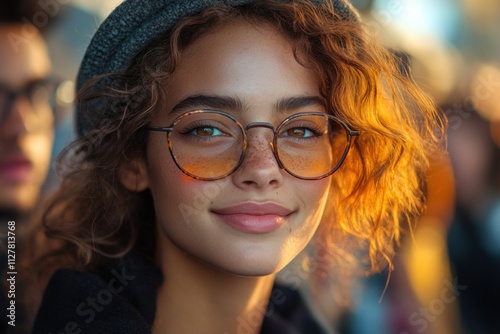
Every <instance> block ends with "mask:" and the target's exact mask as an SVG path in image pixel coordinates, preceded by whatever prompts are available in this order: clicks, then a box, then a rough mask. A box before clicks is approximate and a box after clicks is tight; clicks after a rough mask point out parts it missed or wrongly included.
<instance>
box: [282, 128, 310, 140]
mask: <svg viewBox="0 0 500 334" xmlns="http://www.w3.org/2000/svg"><path fill="white" fill-rule="evenodd" d="M315 135H316V134H315V133H314V131H312V130H310V129H308V128H292V129H288V130H286V131H285V132H284V136H285V137H296V138H308V137H314V136H315Z"/></svg>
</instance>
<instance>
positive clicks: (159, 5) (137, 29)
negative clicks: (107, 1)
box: [76, 0, 359, 135]
mask: <svg viewBox="0 0 500 334" xmlns="http://www.w3.org/2000/svg"><path fill="white" fill-rule="evenodd" d="M255 1H257V0H125V1H124V2H123V3H122V4H121V5H119V6H118V7H117V8H116V9H115V10H114V11H113V12H112V13H111V14H110V15H109V16H108V17H107V18H106V20H105V21H104V22H103V23H102V24H101V26H100V27H99V29H98V30H97V32H96V33H95V35H94V37H93V38H92V41H91V42H90V45H89V46H88V48H87V51H86V53H85V56H84V58H83V61H82V64H81V66H80V70H79V73H78V78H77V87H76V88H77V91H79V90H80V88H82V86H83V84H85V83H86V82H87V81H88V80H89V79H91V78H93V77H96V76H98V75H102V74H107V73H119V72H121V71H123V70H125V69H126V68H127V67H128V65H129V62H130V61H131V60H132V58H134V56H135V55H136V54H137V53H139V51H141V49H142V48H144V47H145V46H147V45H148V44H149V43H150V42H152V41H153V40H154V39H156V38H157V37H159V36H161V35H162V34H164V33H165V32H167V31H169V30H170V29H172V28H173V27H174V26H175V25H176V24H177V23H178V22H179V21H181V20H182V19H183V18H185V17H188V16H193V15H196V14H198V13H200V12H202V11H203V10H204V9H207V8H209V7H211V6H214V5H217V4H226V5H230V6H238V5H244V4H248V3H252V2H255ZM281 1H285V2H286V1H287V0H281ZM311 1H312V2H313V3H315V4H321V3H324V2H325V1H333V4H334V8H335V11H336V13H338V14H339V15H340V16H341V17H342V18H343V19H344V20H346V21H357V20H358V19H359V17H358V14H357V12H356V11H355V9H354V8H353V7H352V6H351V5H350V4H349V3H347V2H346V1H345V0H311ZM96 112H97V111H96ZM89 116H90V115H86V117H89ZM98 116H99V115H93V117H95V118H98ZM76 122H77V131H78V134H79V135H83V134H86V133H88V132H89V131H90V130H92V126H91V123H90V122H89V120H87V119H86V118H85V117H84V115H83V113H82V111H81V108H79V107H78V106H77V109H76Z"/></svg>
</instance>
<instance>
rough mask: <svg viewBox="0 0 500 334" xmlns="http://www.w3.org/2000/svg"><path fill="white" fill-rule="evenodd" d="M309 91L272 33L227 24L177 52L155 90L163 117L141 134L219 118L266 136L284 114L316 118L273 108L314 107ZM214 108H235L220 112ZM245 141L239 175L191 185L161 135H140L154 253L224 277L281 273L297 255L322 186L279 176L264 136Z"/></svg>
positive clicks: (317, 107)
mask: <svg viewBox="0 0 500 334" xmlns="http://www.w3.org/2000/svg"><path fill="white" fill-rule="evenodd" d="M318 86H319V84H318V78H317V77H316V76H315V74H313V72H312V71H310V70H308V69H306V68H304V67H303V66H301V65H300V64H299V63H298V62H297V61H296V60H295V58H294V55H293V52H292V46H291V44H290V43H289V42H288V41H287V39H286V38H284V37H283V36H282V35H281V34H280V33H279V32H278V31H277V30H276V29H274V28H272V27H271V26H268V25H260V26H259V27H258V28H257V27H255V26H252V25H250V24H249V23H244V22H239V23H234V24H231V25H226V26H224V27H221V28H218V29H216V30H214V31H213V32H211V33H208V34H207V35H204V36H203V37H202V38H200V39H198V40H197V41H196V42H194V43H193V44H191V45H190V46H189V47H188V48H187V49H186V50H185V51H183V54H182V56H181V61H180V63H179V66H178V68H177V69H176V71H175V73H174V74H173V77H172V80H171V82H170V83H169V85H168V86H167V87H165V90H166V92H167V94H168V97H167V99H168V100H167V105H166V108H165V110H162V111H161V112H158V113H156V114H155V115H154V116H153V119H152V122H151V125H154V126H169V125H171V123H172V122H173V120H174V119H175V117H176V116H178V115H179V113H180V114H182V113H183V112H188V111H191V110H196V109H219V110H220V109H223V111H225V112H227V113H230V114H232V115H234V116H235V117H236V118H237V119H238V120H239V121H240V122H241V123H242V125H243V126H245V125H247V124H248V123H251V122H268V123H271V124H273V125H274V126H275V127H276V126H277V125H278V124H279V123H280V122H281V121H282V120H283V119H284V118H286V117H287V116H288V115H291V114H294V113H298V112H308V111H321V112H326V110H325V107H324V106H322V105H321V104H318V103H317V102H316V103H314V102H310V103H306V104H305V105H287V104H286V103H283V101H286V100H287V99H291V98H303V97H316V98H317V99H318V100H320V93H319V88H318ZM200 96H203V97H217V98H218V100H219V103H218V104H217V105H213V103H214V102H213V100H214V99H213V98H210V99H207V98H195V99H192V97H200ZM186 99H190V101H191V102H190V103H189V104H188V105H189V106H186V103H185V101H187V100H186ZM221 100H222V101H229V100H232V101H233V102H234V101H237V102H238V103H237V104H239V105H236V106H232V105H231V103H225V102H224V103H222V105H221V103H220V101H221ZM309 100H310V101H313V99H309ZM183 101H184V102H183ZM181 102H183V103H181ZM173 109H175V110H176V113H175V114H172V113H171V111H172V110H173ZM247 135H248V148H247V153H246V156H245V159H244V161H243V163H242V165H241V166H240V167H239V168H238V169H237V170H236V171H235V172H234V173H233V174H231V175H230V176H227V177H225V178H223V179H220V180H217V181H201V180H196V179H193V178H191V177H189V176H187V175H185V174H183V173H182V172H181V170H179V168H178V167H177V166H176V165H175V163H174V161H173V159H172V157H171V155H170V153H169V151H168V148H167V138H166V134H165V133H162V132H151V133H150V135H149V141H148V147H147V158H146V161H145V164H144V169H145V173H144V174H145V179H147V182H145V184H146V183H147V186H148V187H149V189H150V190H151V193H152V196H153V200H154V206H155V210H156V218H157V224H158V228H159V233H161V236H160V238H159V240H160V244H163V245H161V247H160V248H159V249H163V251H168V247H176V248H178V249H180V250H182V251H183V252H185V253H187V254H189V255H191V256H192V257H194V258H195V259H197V260H199V261H201V262H203V263H205V264H207V265H209V266H211V267H215V268H218V269H220V270H223V271H225V272H228V273H232V274H236V275H250V276H262V275H268V274H272V273H276V272H277V271H279V270H280V269H282V268H283V267H284V266H285V265H286V264H288V263H289V262H290V261H291V260H292V259H293V258H294V257H295V256H296V255H297V254H298V253H299V252H300V251H301V250H302V249H303V248H304V247H305V246H306V244H307V243H308V241H309V240H310V239H311V237H312V236H313V234H314V233H315V231H316V228H317V227H318V224H319V222H320V219H321V217H322V214H323V211H324V208H325V204H326V202H327V197H328V193H329V188H330V182H329V178H325V179H322V180H315V181H306V180H300V179H297V178H295V177H293V176H291V175H289V174H288V173H287V172H286V171H284V170H282V169H280V168H279V166H278V163H277V161H276V159H275V157H274V156H273V153H272V150H271V146H270V141H271V140H272V131H271V130H270V129H266V128H262V127H259V128H252V129H250V130H248V133H247ZM207 168H210V166H207ZM165 245H167V247H165ZM168 245H169V246H168ZM166 249H167V250H166Z"/></svg>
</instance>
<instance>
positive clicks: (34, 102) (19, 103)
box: [0, 12, 55, 232]
mask: <svg viewBox="0 0 500 334" xmlns="http://www.w3.org/2000/svg"><path fill="white" fill-rule="evenodd" d="M1 16H2V17H1V19H2V20H1V21H0V218H1V220H2V221H1V224H2V225H4V224H6V223H7V221H10V220H20V221H19V224H20V223H21V221H22V220H24V219H26V218H27V215H29V214H30V213H31V212H32V211H33V209H34V208H35V207H36V205H37V203H38V199H39V196H40V191H41V188H42V185H43V183H44V180H45V178H46V176H47V172H48V168H49V163H50V153H51V148H52V142H53V139H54V114H53V112H52V108H51V98H52V96H53V92H54V89H55V85H54V84H53V82H51V80H50V79H49V74H50V69H51V65H50V61H49V56H48V52H47V48H46V45H45V42H44V39H43V37H42V36H41V34H40V33H39V32H38V31H36V30H32V31H30V34H29V36H26V23H24V22H23V21H21V19H22V17H15V15H14V16H12V17H10V18H9V17H6V13H5V12H3V13H2V14H1ZM16 20H17V21H16ZM31 29H33V28H31ZM20 37H22V38H23V39H21V40H17V42H15V41H16V38H20ZM16 227H17V228H19V229H22V227H21V226H16ZM2 232H5V231H2Z"/></svg>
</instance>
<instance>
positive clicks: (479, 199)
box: [448, 100, 500, 334]
mask: <svg viewBox="0 0 500 334" xmlns="http://www.w3.org/2000/svg"><path fill="white" fill-rule="evenodd" d="M499 103H500V100H499ZM493 129H494V131H498V129H495V127H494V124H493V123H491V122H489V121H488V120H487V119H485V118H483V117H482V116H480V115H479V114H478V113H472V114H470V116H469V117H468V118H467V119H464V120H463V122H462V123H461V125H460V127H459V128H457V129H456V130H450V132H449V134H448V138H449V150H450V155H451V158H452V162H453V166H454V169H455V176H456V184H457V192H456V198H457V207H456V211H455V217H454V220H453V223H452V225H451V228H450V231H449V235H448V249H449V254H450V261H451V264H452V268H453V272H454V274H455V275H456V277H457V279H458V281H459V282H460V284H462V285H464V286H466V287H467V289H466V290H465V291H464V292H463V293H462V294H461V295H460V296H459V297H458V298H459V302H460V310H461V314H462V323H463V327H464V330H465V333H474V334H490V333H497V332H498V329H499V328H500V318H499V317H498V314H499V313H500V304H499V303H498V300H499V299H500V289H499V288H498V284H499V282H500V184H499V180H500V148H499V147H498V146H497V145H496V144H495V142H494V140H493V138H494V137H493V136H491V135H495V133H491V131H490V130H493Z"/></svg>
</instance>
